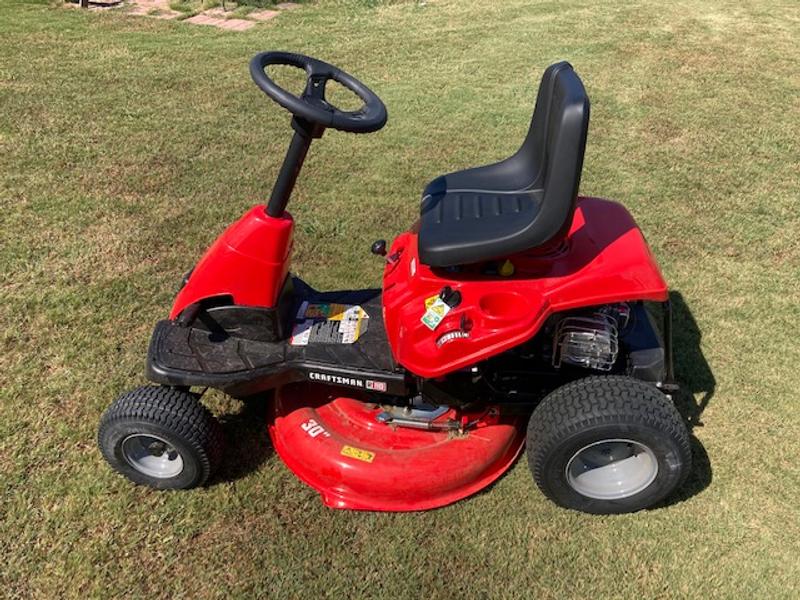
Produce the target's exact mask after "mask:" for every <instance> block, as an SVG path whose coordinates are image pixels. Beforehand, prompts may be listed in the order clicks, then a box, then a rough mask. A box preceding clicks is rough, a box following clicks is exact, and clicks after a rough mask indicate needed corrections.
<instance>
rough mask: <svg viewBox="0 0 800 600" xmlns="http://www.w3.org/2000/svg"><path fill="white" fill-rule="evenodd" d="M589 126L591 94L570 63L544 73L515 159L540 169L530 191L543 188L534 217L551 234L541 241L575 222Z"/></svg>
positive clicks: (554, 237)
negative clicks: (529, 120)
mask: <svg viewBox="0 0 800 600" xmlns="http://www.w3.org/2000/svg"><path fill="white" fill-rule="evenodd" d="M588 130H589V96H588V95H587V94H586V90H585V89H584V87H583V83H582V82H581V80H580V78H579V77H578V75H577V74H576V73H575V71H574V70H573V69H572V65H570V64H569V63H568V62H559V63H555V64H553V65H550V66H549V67H548V68H547V70H546V71H545V72H544V75H542V82H541V84H540V85H539V93H538V95H537V97H536V107H535V108H534V111H533V119H532V121H531V126H530V129H529V130H528V135H527V136H526V138H525V141H524V142H523V144H522V147H521V148H520V149H519V151H518V152H517V154H516V155H515V156H514V157H513V158H512V160H514V161H515V162H516V161H519V162H524V163H526V164H527V165H528V172H529V173H530V169H531V168H533V169H535V172H536V173H537V175H536V177H535V179H534V181H533V182H532V184H531V185H530V188H529V189H533V188H539V189H543V190H544V195H543V199H542V206H541V210H540V212H539V214H538V215H537V217H536V223H535V228H536V230H538V231H542V232H544V231H547V232H551V235H548V239H546V240H538V243H539V244H546V243H547V242H549V241H552V240H555V239H558V238H560V237H561V236H563V235H565V234H566V232H567V230H569V227H570V225H571V223H572V215H573V213H574V211H575V201H576V199H577V196H578V186H579V185H580V181H581V170H582V169H583V155H584V151H585V149H586V136H587V133H588Z"/></svg>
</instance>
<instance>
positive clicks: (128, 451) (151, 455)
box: [122, 433, 183, 479]
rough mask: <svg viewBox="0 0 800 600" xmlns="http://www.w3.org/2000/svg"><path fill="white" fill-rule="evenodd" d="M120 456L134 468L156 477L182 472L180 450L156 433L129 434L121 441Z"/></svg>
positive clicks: (165, 477) (166, 476)
mask: <svg viewBox="0 0 800 600" xmlns="http://www.w3.org/2000/svg"><path fill="white" fill-rule="evenodd" d="M122 456H123V457H124V458H125V460H126V461H127V462H128V464H129V465H130V466H132V467H133V468H134V469H136V470H137V471H139V472H140V473H143V474H145V475H147V476H149V477H155V478H156V479H169V478H171V477H176V476H178V475H180V474H181V472H183V457H182V456H181V454H180V452H178V451H177V450H176V449H175V447H174V446H172V444H170V443H169V442H168V441H166V440H165V439H163V438H160V437H158V436H157V435H152V434H149V433H134V434H133V435H129V436H128V437H126V438H125V439H124V440H123V442H122Z"/></svg>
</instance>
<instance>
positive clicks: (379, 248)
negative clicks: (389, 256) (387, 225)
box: [369, 240, 386, 256]
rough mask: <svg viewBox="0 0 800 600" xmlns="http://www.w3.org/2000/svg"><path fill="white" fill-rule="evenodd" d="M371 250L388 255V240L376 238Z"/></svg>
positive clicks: (378, 254)
mask: <svg viewBox="0 0 800 600" xmlns="http://www.w3.org/2000/svg"><path fill="white" fill-rule="evenodd" d="M369 251H370V252H372V253H373V254H375V255H377V256H386V240H375V241H374V242H372V247H371V248H370V249H369Z"/></svg>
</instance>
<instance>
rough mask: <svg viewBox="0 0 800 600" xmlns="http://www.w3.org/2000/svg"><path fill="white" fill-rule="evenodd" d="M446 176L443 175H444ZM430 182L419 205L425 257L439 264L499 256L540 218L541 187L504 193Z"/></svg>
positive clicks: (427, 261) (421, 247)
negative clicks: (457, 187) (432, 191)
mask: <svg viewBox="0 0 800 600" xmlns="http://www.w3.org/2000/svg"><path fill="white" fill-rule="evenodd" d="M440 179H444V178H440ZM437 183H438V182H436V181H434V182H431V185H429V186H428V190H431V189H434V190H435V189H436V188H437V187H439V188H444V189H443V190H442V191H440V192H439V193H428V194H426V195H425V196H424V197H423V199H422V206H421V207H420V215H421V219H420V231H419V240H420V244H419V255H420V260H421V261H422V262H423V263H424V264H426V265H430V266H434V267H448V266H455V265H462V264H469V263H474V262H478V261H481V260H489V259H492V258H499V257H502V256H503V255H506V254H508V253H509V252H512V251H514V250H516V249H517V244H516V243H515V241H514V240H515V239H516V238H517V237H518V236H520V235H522V234H524V232H525V230H526V229H527V228H528V227H530V224H531V223H532V222H534V221H535V219H536V215H537V214H538V212H539V209H540V207H541V200H542V190H531V191H524V192H504V191H492V190H466V189H458V190H454V191H447V190H446V186H441V184H438V185H437Z"/></svg>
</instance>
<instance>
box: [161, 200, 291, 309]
mask: <svg viewBox="0 0 800 600" xmlns="http://www.w3.org/2000/svg"><path fill="white" fill-rule="evenodd" d="M293 229H294V221H293V220H292V216H291V215H290V214H289V213H288V212H284V213H283V216H282V217H280V218H275V217H270V216H268V215H267V213H266V209H265V207H264V206H263V205H259V206H254V207H253V208H252V209H250V210H249V211H248V212H247V213H246V214H245V215H244V216H243V217H242V218H241V219H239V220H238V221H236V222H235V223H234V224H233V225H231V226H230V227H228V229H226V230H225V232H224V233H223V234H222V235H221V236H219V238H217V241H216V242H214V243H213V244H212V246H211V247H210V248H209V249H208V250H207V251H206V253H205V254H204V255H203V257H202V258H201V259H200V261H199V262H198V263H197V265H195V268H194V270H193V271H192V274H191V275H190V276H189V281H188V282H187V283H186V285H185V286H184V287H183V289H181V291H180V292H179V293H178V295H177V297H176V298H175V302H174V304H173V305H172V311H171V312H170V315H169V317H170V319H175V318H177V317H178V315H180V313H181V311H183V309H184V308H186V307H187V306H189V305H190V304H193V303H195V302H199V301H200V300H203V299H205V298H212V297H214V296H231V297H232V298H233V301H234V303H236V304H238V305H241V306H261V307H264V308H272V307H274V306H275V305H276V303H277V301H278V296H279V295H280V293H281V288H282V287H283V283H284V281H285V280H286V276H287V275H288V273H289V259H290V256H291V253H292V231H293Z"/></svg>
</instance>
